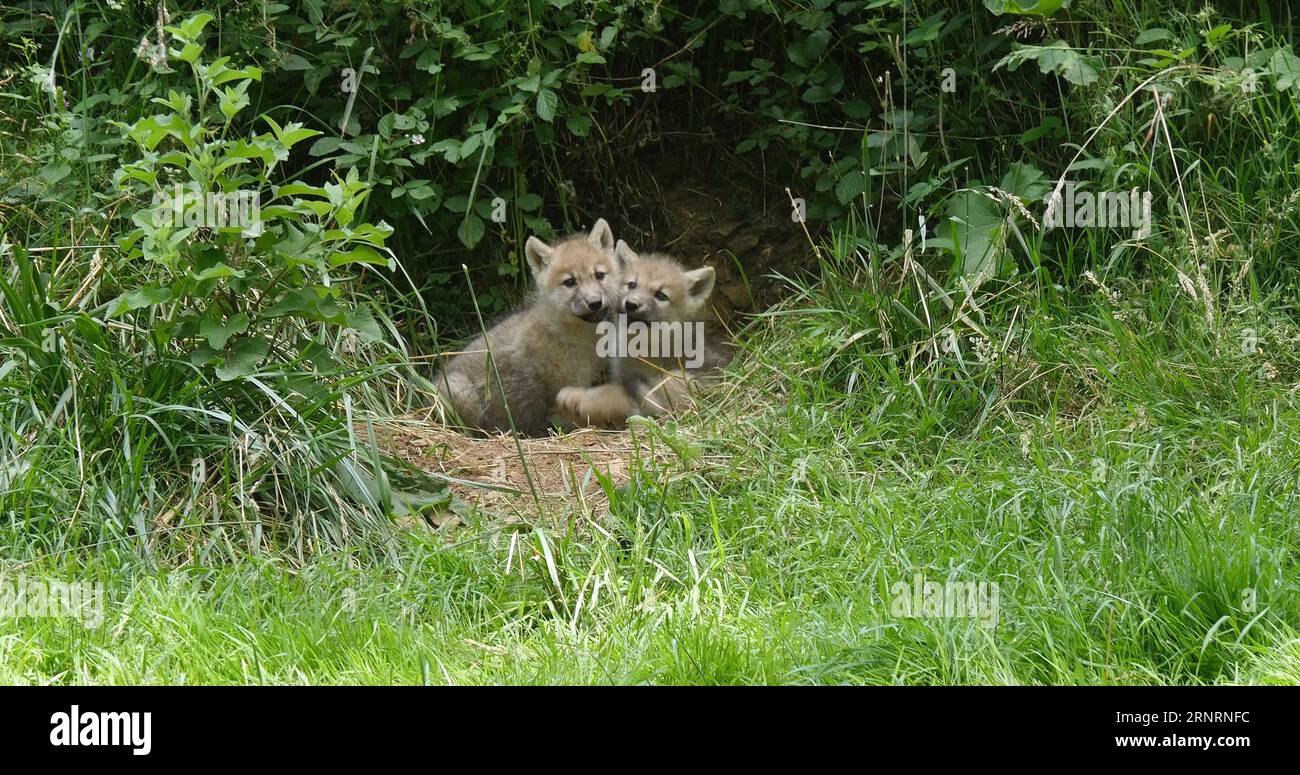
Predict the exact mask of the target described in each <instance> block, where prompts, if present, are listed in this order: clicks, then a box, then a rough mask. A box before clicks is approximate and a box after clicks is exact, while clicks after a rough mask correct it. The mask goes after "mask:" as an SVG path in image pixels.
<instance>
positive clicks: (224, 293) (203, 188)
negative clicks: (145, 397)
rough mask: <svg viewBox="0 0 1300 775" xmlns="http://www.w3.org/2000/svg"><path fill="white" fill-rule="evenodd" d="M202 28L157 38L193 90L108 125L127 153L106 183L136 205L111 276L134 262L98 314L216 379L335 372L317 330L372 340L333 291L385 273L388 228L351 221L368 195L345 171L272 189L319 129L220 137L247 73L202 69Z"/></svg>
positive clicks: (236, 108) (371, 327)
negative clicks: (132, 154) (133, 153)
mask: <svg viewBox="0 0 1300 775" xmlns="http://www.w3.org/2000/svg"><path fill="white" fill-rule="evenodd" d="M212 19H213V17H212V16H211V15H210V14H207V13H199V14H197V15H195V16H192V17H190V18H189V19H188V20H186V21H184V22H183V23H181V24H179V25H175V26H167V27H164V28H163V29H164V31H165V32H166V33H167V34H168V35H170V36H171V43H172V44H174V45H173V46H172V47H169V48H168V50H167V62H168V65H169V66H171V65H176V64H183V65H185V66H188V68H189V70H190V71H191V73H192V75H193V91H192V92H191V91H189V90H188V89H187V90H186V91H185V92H180V91H177V90H174V89H173V90H170V91H169V92H168V94H167V97H166V98H161V97H157V98H154V99H153V100H152V102H153V103H154V104H157V105H159V106H161V107H162V108H163V110H162V112H160V113H157V114H155V115H152V116H147V117H144V118H141V119H140V120H138V121H136V122H134V123H133V124H130V125H126V124H121V123H118V124H117V125H118V127H119V128H120V129H121V130H122V131H123V133H124V135H125V137H126V138H127V139H128V140H129V141H131V142H134V143H135V145H136V146H137V147H138V148H139V150H140V153H141V155H140V158H139V159H138V160H136V161H133V162H130V163H124V164H123V165H122V166H121V167H120V168H119V169H118V170H117V172H116V173H115V174H114V183H115V185H116V186H117V187H118V188H119V189H120V190H124V191H128V192H130V193H132V194H134V195H136V196H137V197H138V199H137V201H140V202H141V203H142V204H141V206H140V207H138V209H136V210H135V212H134V214H133V215H132V218H131V220H132V222H133V223H134V224H135V228H134V229H133V230H132V231H130V232H129V233H127V234H126V235H125V236H123V237H121V238H120V239H119V240H118V246H119V248H120V256H121V259H122V261H123V266H128V267H131V266H141V267H142V271H141V272H140V273H139V276H140V277H141V278H142V281H141V282H140V284H139V285H138V286H137V287H135V288H133V289H131V290H128V291H126V292H125V293H122V294H121V295H120V296H118V297H117V298H116V299H115V300H114V301H113V302H111V303H110V305H109V308H108V314H109V316H110V317H121V316H128V315H130V316H133V318H134V320H135V322H136V326H137V328H141V327H143V328H146V329H147V330H148V331H149V333H150V335H151V338H152V340H153V346H154V349H155V350H157V351H159V352H162V351H166V350H170V351H172V352H176V353H180V354H183V355H185V356H187V357H188V358H189V361H190V362H191V363H192V364H193V366H194V367H196V368H198V369H199V370H200V371H201V372H202V373H203V374H205V375H208V376H210V377H214V378H215V379H216V380H220V381H232V380H239V379H242V378H245V377H249V376H250V375H253V374H256V373H257V372H258V371H259V369H261V368H263V365H264V364H265V363H267V362H268V361H275V362H277V363H279V364H280V365H282V366H293V365H296V366H304V365H305V364H310V365H311V367H312V369H313V370H314V371H316V372H318V373H325V372H328V371H331V370H333V369H334V368H336V367H337V365H338V364H337V361H336V359H335V358H334V357H333V354H332V353H331V352H330V351H329V350H328V349H327V348H326V347H325V346H324V345H323V344H321V341H323V340H324V336H323V335H322V334H323V330H322V329H323V328H330V327H332V330H333V332H334V333H336V334H343V333H345V332H346V333H347V335H348V336H349V337H357V338H359V339H360V340H362V341H368V340H374V339H377V338H378V337H379V336H380V335H381V332H380V330H379V327H378V325H377V324H376V323H375V321H374V319H373V317H372V316H371V315H370V314H369V312H367V311H365V310H364V309H354V308H352V307H351V305H350V304H349V301H348V299H347V298H346V297H345V295H344V286H345V285H346V280H348V279H349V276H350V273H351V272H353V271H355V270H356V269H357V268H358V267H357V266H356V265H366V264H374V265H380V266H392V265H393V263H394V262H393V259H392V257H391V254H390V253H389V252H388V251H387V250H386V249H385V248H384V240H385V239H386V238H387V237H388V236H389V235H390V234H391V233H392V229H391V227H389V226H387V225H386V224H384V223H383V222H380V223H379V224H378V225H372V224H370V223H364V222H359V221H358V212H359V211H362V210H363V205H364V203H365V200H366V197H367V195H368V194H369V191H370V189H369V186H368V185H367V184H366V183H365V182H363V181H361V180H359V178H358V175H357V172H356V170H355V168H354V169H351V170H349V171H347V172H346V173H345V174H343V175H342V176H341V177H338V178H337V179H336V180H335V181H334V182H330V183H326V184H325V185H323V186H314V185H309V184H307V183H304V182H300V181H285V182H282V183H279V184H276V183H273V182H272V181H273V180H275V178H276V172H277V169H278V168H279V166H280V165H281V164H282V163H283V162H285V161H287V160H288V159H289V153H290V150H291V149H292V148H293V147H294V146H295V145H297V144H298V143H300V142H302V141H304V140H307V139H309V138H312V137H314V136H316V135H319V134H321V133H320V132H318V131H316V130H313V129H307V128H304V127H303V126H302V125H301V124H298V123H294V122H290V123H287V124H285V125H283V126H281V125H280V124H279V123H278V122H276V121H275V120H274V119H272V118H271V117H270V116H267V115H262V116H260V117H259V118H260V120H261V122H262V123H264V124H265V125H266V126H267V127H268V128H269V131H268V132H265V133H263V134H257V135H252V136H234V135H233V134H232V131H231V129H232V126H234V125H235V120H236V117H237V116H238V115H239V114H240V112H241V111H243V110H244V109H245V108H247V107H248V106H249V98H248V88H249V84H250V83H251V82H252V81H254V80H259V79H260V78H261V71H260V70H259V69H258V68H256V67H245V68H242V69H241V68H235V67H232V66H231V65H230V62H229V57H221V58H218V59H215V60H213V61H212V62H210V63H206V62H205V61H204V59H203V53H204V47H203V45H202V44H201V43H200V42H199V39H200V36H201V35H202V32H203V28H204V27H205V26H206V25H207V24H208V22H210V21H212ZM145 202H147V204H144V203H145ZM141 321H147V322H148V325H146V326H142V325H141ZM302 370H303V371H306V370H307V369H306V368H304V369H302Z"/></svg>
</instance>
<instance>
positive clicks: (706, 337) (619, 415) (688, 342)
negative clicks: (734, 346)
mask: <svg viewBox="0 0 1300 775" xmlns="http://www.w3.org/2000/svg"><path fill="white" fill-rule="evenodd" d="M614 252H615V256H616V257H617V258H618V259H619V262H620V264H621V266H622V272H623V277H622V283H621V285H622V295H621V298H620V300H619V307H618V311H619V313H620V314H621V316H623V317H625V320H626V321H630V322H629V323H627V326H626V327H622V322H621V323H620V327H619V328H618V329H617V333H619V334H621V335H626V333H627V331H628V329H629V328H631V327H632V326H634V325H637V324H640V325H641V328H640V332H641V334H642V339H641V344H642V345H643V346H641V347H628V348H626V349H628V350H641V351H642V352H621V353H619V357H614V358H612V359H611V360H610V380H609V382H608V383H606V384H603V385H599V386H597V387H591V388H583V387H566V388H564V389H563V390H561V391H560V392H559V394H558V395H557V396H556V403H557V404H558V405H559V408H560V410H561V412H562V413H563V414H564V415H565V416H566V417H568V418H569V419H570V420H571V421H573V422H576V423H578V424H584V425H595V426H598V427H607V428H621V427H623V425H625V424H626V420H627V418H628V417H630V416H632V415H637V414H640V415H650V416H654V415H661V414H664V413H666V412H670V411H675V410H680V409H682V408H685V407H686V406H688V405H689V404H690V402H691V393H692V389H693V388H694V387H697V386H699V385H700V384H701V383H702V382H703V381H705V380H707V379H708V378H709V376H710V375H712V374H713V373H714V372H716V371H718V370H719V369H720V368H722V367H723V366H725V365H726V364H727V362H728V361H730V360H731V348H730V347H728V346H726V345H725V344H724V343H723V342H722V341H721V339H720V338H719V337H717V336H715V335H711V332H709V330H708V329H709V328H710V326H709V325H708V323H707V322H706V318H707V317H708V314H707V311H706V309H705V302H707V301H708V298H709V295H710V294H711V293H712V292H713V286H714V281H715V274H714V271H713V268H712V267H707V266H706V267H702V268H700V269H693V270H687V269H686V268H685V267H683V266H682V265H681V264H680V263H679V262H678V261H677V260H676V259H674V258H672V257H670V256H667V255H664V254H662V253H650V254H646V255H644V256H642V255H638V254H637V253H636V252H635V251H633V250H632V249H631V248H630V247H628V245H627V243H625V242H623V241H622V240H619V242H618V244H617V245H616V246H615V251H614ZM602 328H604V329H606V334H607V335H612V334H614V333H615V328H614V326H613V324H611V323H608V322H606V323H603V324H602ZM632 338H633V339H635V337H632ZM624 344H631V342H625V343H624ZM647 349H648V350H649V352H648V353H646V352H644V351H645V350H647ZM688 350H689V352H688Z"/></svg>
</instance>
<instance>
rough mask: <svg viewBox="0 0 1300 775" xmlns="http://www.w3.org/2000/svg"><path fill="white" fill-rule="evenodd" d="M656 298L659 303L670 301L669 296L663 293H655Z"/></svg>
mask: <svg viewBox="0 0 1300 775" xmlns="http://www.w3.org/2000/svg"><path fill="white" fill-rule="evenodd" d="M655 298H656V299H658V300H659V301H668V294H666V293H664V292H663V291H655Z"/></svg>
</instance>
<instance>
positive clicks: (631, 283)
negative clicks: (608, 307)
mask: <svg viewBox="0 0 1300 775" xmlns="http://www.w3.org/2000/svg"><path fill="white" fill-rule="evenodd" d="M627 287H628V290H635V289H636V280H633V281H631V282H630V283H628V284H627Z"/></svg>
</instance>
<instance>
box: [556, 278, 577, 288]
mask: <svg viewBox="0 0 1300 775" xmlns="http://www.w3.org/2000/svg"><path fill="white" fill-rule="evenodd" d="M577 284H578V280H577V278H574V277H570V278H569V279H567V280H565V281H564V282H562V283H560V285H563V286H564V287H565V288H572V287H573V286H575V285H577Z"/></svg>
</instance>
